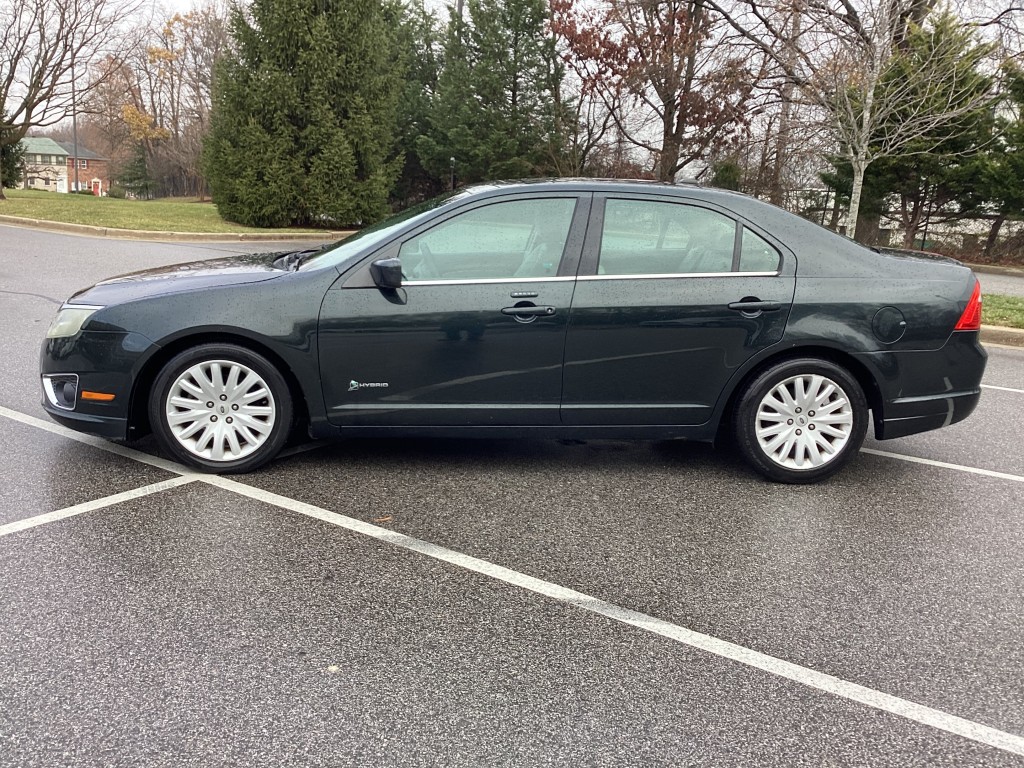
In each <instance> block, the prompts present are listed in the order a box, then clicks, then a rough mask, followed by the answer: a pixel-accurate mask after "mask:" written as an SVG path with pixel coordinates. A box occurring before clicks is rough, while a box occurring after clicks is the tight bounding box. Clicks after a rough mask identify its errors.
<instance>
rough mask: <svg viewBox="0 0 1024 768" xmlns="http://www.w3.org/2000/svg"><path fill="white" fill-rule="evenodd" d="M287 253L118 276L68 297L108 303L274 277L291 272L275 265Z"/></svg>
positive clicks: (239, 257) (119, 302)
mask: <svg viewBox="0 0 1024 768" xmlns="http://www.w3.org/2000/svg"><path fill="white" fill-rule="evenodd" d="M284 253H287V251H286V252H276V253H252V254H246V255H244V256H232V257H229V258H223V259H211V260H209V261H193V262H189V263H186V264H171V265H170V266H166V267H158V268H156V269H146V270H143V271H141V272H132V273H129V274H127V275H119V276H118V277H112V278H110V279H108V280H102V281H100V282H98V283H96V285H93V286H90V287H89V288H85V289H84V290H81V291H79V292H78V293H76V294H75V295H74V296H72V297H71V298H70V299H68V303H70V304H96V305H99V306H109V305H111V304H121V303H123V302H127V301H136V300H138V299H144V298H148V297H151V296H162V295H165V294H168V293H181V292H182V291H195V290H202V289H204V288H218V287H223V286H227V285H239V284H243V283H258V282H262V281H264V280H272V279H274V278H276V277H281V276H282V275H285V274H288V273H287V272H285V271H284V270H281V269H276V268H275V267H274V265H273V263H274V260H275V259H277V258H279V257H281V256H282V255H284Z"/></svg>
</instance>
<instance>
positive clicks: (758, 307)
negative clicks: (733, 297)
mask: <svg viewBox="0 0 1024 768" xmlns="http://www.w3.org/2000/svg"><path fill="white" fill-rule="evenodd" d="M728 307H729V309H734V310H736V311H737V312H777V311H778V310H780V309H782V302H780V301H761V300H760V299H756V300H752V301H747V300H744V301H734V302H732V303H731V304H729V305H728Z"/></svg>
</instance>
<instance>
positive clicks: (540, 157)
mask: <svg viewBox="0 0 1024 768" xmlns="http://www.w3.org/2000/svg"><path fill="white" fill-rule="evenodd" d="M467 8H468V11H469V19H468V21H466V20H464V19H462V18H459V17H458V16H456V15H455V13H454V12H453V14H452V19H451V21H450V23H449V25H448V30H447V35H446V40H445V48H444V66H443V69H442V73H441V76H440V79H439V81H438V86H437V97H436V98H435V100H434V108H433V111H432V117H431V130H430V132H429V133H428V134H427V135H425V136H422V137H421V138H420V139H419V140H418V141H417V143H416V149H417V151H418V153H419V155H420V156H421V157H422V158H423V162H424V165H425V166H426V167H427V168H428V169H429V170H431V171H432V172H433V173H435V174H436V175H437V176H439V177H441V178H447V175H448V173H449V162H450V158H452V157H454V158H455V163H456V172H457V174H458V178H459V180H460V181H463V182H472V181H479V180H482V179H498V178H520V177H526V176H538V175H544V174H546V173H551V172H552V169H553V162H552V161H553V158H554V153H556V152H558V151H560V149H561V140H560V137H559V136H558V132H557V126H558V124H559V120H558V118H559V115H558V110H559V109H560V107H559V106H558V100H557V94H558V89H559V87H560V85H561V79H562V69H561V65H560V64H559V63H558V60H557V56H556V54H555V43H554V39H553V37H552V36H551V34H550V33H549V32H548V31H547V29H546V25H547V15H548V9H547V5H546V3H545V2H544V0H468V2H467Z"/></svg>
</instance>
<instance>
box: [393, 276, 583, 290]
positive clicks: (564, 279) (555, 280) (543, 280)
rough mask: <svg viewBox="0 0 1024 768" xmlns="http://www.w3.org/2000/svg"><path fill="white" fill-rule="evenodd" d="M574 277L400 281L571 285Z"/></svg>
mask: <svg viewBox="0 0 1024 768" xmlns="http://www.w3.org/2000/svg"><path fill="white" fill-rule="evenodd" d="M575 279H576V278H575V277H572V276H565V277H481V278H477V279H475V280H472V279H471V280H402V287H403V288H404V287H406V286H409V287H410V288H411V287H412V286H414V285H501V284H503V283H504V284H512V285H516V284H519V283H571V282H572V281H573V280H575Z"/></svg>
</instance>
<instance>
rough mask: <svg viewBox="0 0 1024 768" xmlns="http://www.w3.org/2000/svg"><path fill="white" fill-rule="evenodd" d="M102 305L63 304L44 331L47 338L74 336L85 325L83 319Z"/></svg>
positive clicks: (87, 317) (90, 315)
mask: <svg viewBox="0 0 1024 768" xmlns="http://www.w3.org/2000/svg"><path fill="white" fill-rule="evenodd" d="M100 309H103V307H93V306H86V305H85V304H77V305H76V304H65V305H64V306H63V307H61V308H60V311H59V312H57V316H56V317H55V318H53V322H52V323H50V327H49V329H48V330H47V331H46V338H48V339H63V338H67V337H68V336H74V335H75V334H76V333H78V332H79V331H80V330H82V326H83V325H85V321H86V320H88V319H89V318H90V317H92V315H93V313H94V312H96V311H97V310H100Z"/></svg>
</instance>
